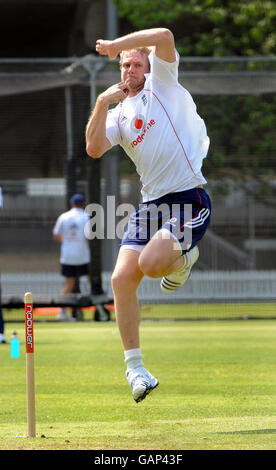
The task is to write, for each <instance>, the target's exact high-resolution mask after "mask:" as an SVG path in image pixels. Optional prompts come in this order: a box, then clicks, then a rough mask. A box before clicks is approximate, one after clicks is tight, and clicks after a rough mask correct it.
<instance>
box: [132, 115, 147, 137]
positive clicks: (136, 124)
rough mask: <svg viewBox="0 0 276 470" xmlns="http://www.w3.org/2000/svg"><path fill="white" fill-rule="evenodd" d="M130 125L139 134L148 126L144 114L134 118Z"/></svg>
mask: <svg viewBox="0 0 276 470" xmlns="http://www.w3.org/2000/svg"><path fill="white" fill-rule="evenodd" d="M130 125H131V128H132V130H133V131H134V132H136V133H137V134H138V133H139V132H141V131H143V130H144V128H145V125H146V122H145V118H144V116H143V115H142V114H138V115H137V116H134V118H133V119H132V121H131V123H130Z"/></svg>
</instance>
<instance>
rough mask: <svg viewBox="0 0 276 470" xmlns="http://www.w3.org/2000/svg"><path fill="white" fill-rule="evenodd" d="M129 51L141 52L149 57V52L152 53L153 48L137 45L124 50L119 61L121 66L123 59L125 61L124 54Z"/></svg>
mask: <svg viewBox="0 0 276 470" xmlns="http://www.w3.org/2000/svg"><path fill="white" fill-rule="evenodd" d="M129 52H140V54H143V55H146V56H147V57H148V56H149V54H150V53H151V49H150V48H149V47H135V48H134V49H127V50H125V51H122V52H121V53H120V62H119V63H120V68H121V67H122V61H123V57H124V55H125V54H127V53H129Z"/></svg>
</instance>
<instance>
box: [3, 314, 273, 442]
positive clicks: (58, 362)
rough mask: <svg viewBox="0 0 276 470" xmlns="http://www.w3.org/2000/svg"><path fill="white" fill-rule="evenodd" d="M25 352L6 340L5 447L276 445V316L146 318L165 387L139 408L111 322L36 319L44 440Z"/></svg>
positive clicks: (148, 360) (149, 358)
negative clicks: (29, 414) (31, 405)
mask: <svg viewBox="0 0 276 470" xmlns="http://www.w3.org/2000/svg"><path fill="white" fill-rule="evenodd" d="M14 329H16V330H17V332H18V333H19V337H20V339H21V357H20V358H18V359H11V358H10V356H9V345H1V346H0V352H1V407H0V449H10V450H16V449H38V450H41V449H49V450H54V449H55V450H63V449H64V450H66V449H68V450H69V449H82V450H84V449H90V450H92V449H103V450H108V449H117V450H121V449H142V450H145V449H151V450H152V449H158V450H161V449H166V450H173V449H178V450H200V449H202V450H224V449H225V450H227V449H228V450H232V449H233V450H253V449H254V450H267V449H274V450H275V448H276V445H275V441H276V440H275V434H276V419H275V415H276V413H275V412H276V398H275V391H276V374H275V362H276V345H275V334H276V322H275V321H272V320H258V321H257V320H250V321H235V320H233V321H231V322H228V321H224V322H215V321H213V322H197V321H193V322H166V321H163V322H150V321H147V322H142V324H141V342H142V349H143V353H144V362H145V366H146V367H148V368H149V370H150V371H151V372H152V373H153V374H154V375H156V376H157V377H158V379H159V381H160V385H159V387H158V388H157V389H156V390H155V391H154V392H153V393H152V394H151V395H149V396H148V397H147V398H146V400H144V401H143V402H141V403H138V404H136V403H135V402H134V401H133V399H132V396H131V392H130V388H129V385H128V383H127V381H126V379H125V375H124V374H125V365H124V362H123V353H122V347H121V341H120V337H119V333H118V330H117V327H116V324H115V323H114V322H108V323H94V322H83V323H70V324H66V323H53V322H52V323H35V388H36V428H37V429H36V430H37V437H36V438H27V437H26V434H27V418H26V381H25V375H26V366H25V353H24V325H23V324H22V323H16V324H9V323H7V324H6V329H5V333H6V336H7V337H8V338H9V337H10V335H11V333H12V331H13V330H14Z"/></svg>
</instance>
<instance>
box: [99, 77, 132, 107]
mask: <svg viewBox="0 0 276 470" xmlns="http://www.w3.org/2000/svg"><path fill="white" fill-rule="evenodd" d="M127 95H128V88H127V87H126V84H125V83H123V82H120V83H116V85H112V86H111V87H109V88H107V90H105V91H104V92H103V93H102V94H101V98H103V99H104V100H105V101H106V102H107V103H108V104H114V103H119V102H120V101H124V100H125V99H126V97H127Z"/></svg>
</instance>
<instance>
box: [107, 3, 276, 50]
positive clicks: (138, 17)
mask: <svg viewBox="0 0 276 470" xmlns="http://www.w3.org/2000/svg"><path fill="white" fill-rule="evenodd" d="M112 1H113V3H114V4H115V5H116V6H117V9H118V13H119V16H120V17H122V18H127V19H128V20H129V21H130V23H131V24H132V25H133V27H134V28H136V29H143V28H149V27H158V26H173V32H174V34H175V38H176V44H177V48H178V50H179V53H180V54H181V55H187V56H189V55H198V56H205V55H207V56H229V55H246V56H247V55H250V56H252V55H258V54H265V55H270V54H275V53H276V31H275V20H276V2H275V1H262V2H260V1H259V0H243V1H242V2H241V1H240V0H185V1H179V0H112Z"/></svg>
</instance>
